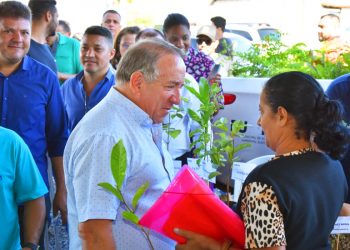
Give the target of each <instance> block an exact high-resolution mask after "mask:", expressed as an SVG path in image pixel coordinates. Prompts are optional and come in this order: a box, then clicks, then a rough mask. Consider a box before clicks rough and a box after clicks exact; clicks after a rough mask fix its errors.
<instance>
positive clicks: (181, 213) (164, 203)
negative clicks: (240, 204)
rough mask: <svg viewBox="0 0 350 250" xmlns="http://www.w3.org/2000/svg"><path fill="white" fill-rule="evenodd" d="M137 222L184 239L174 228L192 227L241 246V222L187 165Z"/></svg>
mask: <svg viewBox="0 0 350 250" xmlns="http://www.w3.org/2000/svg"><path fill="white" fill-rule="evenodd" d="M139 224H140V225H142V226H144V227H148V228H150V229H152V230H155V231H157V232H159V233H161V234H164V235H166V236H167V237H169V238H171V239H173V240H175V241H177V242H178V243H184V242H186V240H185V239H184V238H183V237H181V236H179V235H177V234H175V233H174V232H173V231H174V228H180V229H184V230H189V231H193V232H196V233H199V234H203V235H206V236H209V237H211V238H213V239H215V240H217V241H221V242H223V241H224V240H227V239H228V240H231V241H232V242H233V243H234V244H235V247H238V248H243V247H244V224H243V221H242V220H241V219H240V217H239V216H238V215H237V214H236V213H234V212H233V211H232V210H231V209H230V208H229V207H228V206H227V205H226V204H225V203H223V202H222V201H221V200H220V199H219V198H218V197H217V196H216V195H215V194H214V193H213V192H212V191H211V190H210V189H209V187H208V185H207V184H206V183H205V182H204V181H203V180H202V179H201V178H200V177H199V176H198V175H197V174H196V173H195V172H194V171H193V170H192V169H191V168H190V167H188V166H184V167H182V169H181V170H180V171H179V173H178V174H177V175H176V177H175V178H174V180H173V181H172V182H171V183H170V185H169V187H168V188H167V189H166V190H165V192H164V193H163V194H162V195H161V196H160V198H159V199H158V200H157V201H156V202H155V203H154V205H153V206H152V207H151V208H150V209H149V210H148V211H147V212H146V213H145V214H144V216H143V217H142V218H141V220H140V221H139Z"/></svg>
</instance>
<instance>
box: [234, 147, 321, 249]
mask: <svg viewBox="0 0 350 250" xmlns="http://www.w3.org/2000/svg"><path fill="white" fill-rule="evenodd" d="M309 151H314V150H313V149H311V148H306V149H301V150H297V151H293V152H290V153H288V154H284V155H279V156H276V157H274V158H273V159H272V160H274V159H278V158H281V157H285V156H290V155H297V154H303V153H306V152H309ZM240 209H241V213H242V216H243V220H244V225H245V235H246V240H245V248H248V249H251V248H264V247H276V246H286V245H287V241H286V236H285V230H284V220H283V214H282V213H281V211H280V209H279V206H278V203H277V197H276V195H275V192H274V190H273V189H272V187H271V186H268V185H266V184H264V183H260V182H252V183H248V184H247V185H246V186H245V188H244V190H243V191H242V196H241V206H240Z"/></svg>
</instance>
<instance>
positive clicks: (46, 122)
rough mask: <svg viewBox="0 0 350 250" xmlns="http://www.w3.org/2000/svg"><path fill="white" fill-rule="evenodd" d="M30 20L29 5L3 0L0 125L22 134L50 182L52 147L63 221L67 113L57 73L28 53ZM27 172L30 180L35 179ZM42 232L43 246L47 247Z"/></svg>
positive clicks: (0, 12)
mask: <svg viewBox="0 0 350 250" xmlns="http://www.w3.org/2000/svg"><path fill="white" fill-rule="evenodd" d="M30 21H31V13H30V10H29V8H28V7H27V6H25V5H23V4H22V3H20V2H18V1H4V2H0V73H1V74H0V125H1V126H3V127H5V128H8V129H11V130H14V131H15V132H16V133H18V134H19V135H20V136H21V137H22V139H23V140H24V141H25V143H26V144H27V145H28V147H29V149H30V151H31V153H32V155H33V158H34V160H35V163H36V165H37V167H38V169H39V171H40V174H41V176H42V178H43V180H44V182H45V184H46V186H47V187H49V181H48V159H47V153H48V156H49V157H50V159H51V164H52V169H53V173H54V177H55V184H56V193H55V196H54V200H53V203H52V207H53V214H54V216H56V215H57V214H58V211H60V213H61V215H62V220H63V222H64V223H65V222H66V213H67V209H66V186H65V183H64V175H63V162H62V155H63V149H64V147H65V144H66V141H67V137H68V131H67V125H66V116H65V111H64V106H63V102H62V97H61V93H60V89H59V83H58V79H57V76H56V74H55V73H54V72H53V71H52V70H50V69H49V68H48V67H46V66H44V65H43V64H41V63H39V62H37V61H36V60H34V59H32V58H31V57H29V56H27V55H26V54H27V52H28V50H29V46H30V35H31V25H30ZM14 45H16V46H14ZM1 147H2V146H1ZM26 178H27V179H26V180H27V181H28V182H31V181H32V180H31V179H28V177H27V176H26ZM33 181H34V180H33ZM45 201H46V216H47V221H49V218H50V217H49V216H50V215H49V212H50V208H51V202H50V198H49V196H48V195H46V196H45ZM19 216H20V218H23V216H25V211H24V213H22V212H21V210H20V213H19ZM2 227H3V226H2ZM43 235H44V233H43V234H42V237H41V242H40V248H41V249H44V244H43Z"/></svg>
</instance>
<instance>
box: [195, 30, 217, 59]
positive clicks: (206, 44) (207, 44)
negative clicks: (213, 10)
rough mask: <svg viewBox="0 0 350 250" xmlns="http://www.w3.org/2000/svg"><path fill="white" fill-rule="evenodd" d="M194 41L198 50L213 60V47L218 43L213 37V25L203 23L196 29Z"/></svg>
mask: <svg viewBox="0 0 350 250" xmlns="http://www.w3.org/2000/svg"><path fill="white" fill-rule="evenodd" d="M196 42H197V45H198V50H199V51H202V52H203V53H204V54H206V55H208V56H210V57H211V58H212V59H214V60H215V58H217V56H218V55H217V53H216V52H215V49H216V47H217V45H218V43H217V41H216V39H215V27H214V26H213V25H203V26H201V27H200V28H199V29H198V31H197V37H196Z"/></svg>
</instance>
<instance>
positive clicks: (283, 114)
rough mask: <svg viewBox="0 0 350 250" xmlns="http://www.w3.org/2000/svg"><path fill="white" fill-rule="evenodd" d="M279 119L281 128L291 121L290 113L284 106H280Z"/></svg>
mask: <svg viewBox="0 0 350 250" xmlns="http://www.w3.org/2000/svg"><path fill="white" fill-rule="evenodd" d="M277 116H278V117H277V118H278V123H279V124H280V125H281V126H285V125H286V124H287V122H288V120H289V117H288V111H287V110H286V109H285V108H284V107H282V106H279V107H278V108H277Z"/></svg>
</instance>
